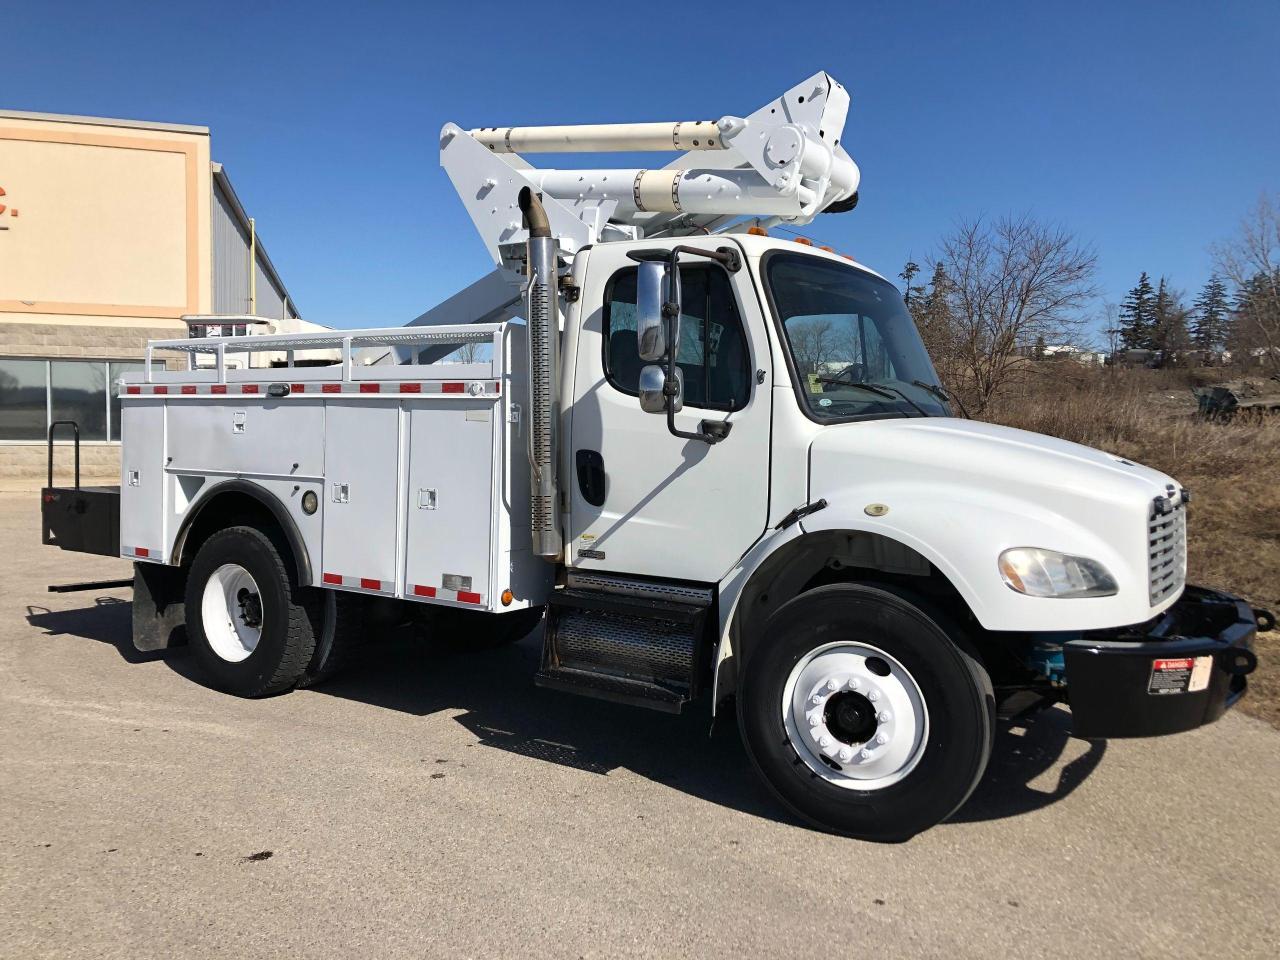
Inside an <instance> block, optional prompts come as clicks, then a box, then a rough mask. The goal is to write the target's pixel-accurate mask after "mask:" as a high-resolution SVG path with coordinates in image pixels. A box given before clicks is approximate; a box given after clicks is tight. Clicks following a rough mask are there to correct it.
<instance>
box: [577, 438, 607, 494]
mask: <svg viewBox="0 0 1280 960" xmlns="http://www.w3.org/2000/svg"><path fill="white" fill-rule="evenodd" d="M574 460H575V461H576V463H577V466H578V489H579V490H581V491H582V499H583V500H585V501H587V503H589V504H591V505H592V506H593V507H601V506H604V494H605V485H606V480H605V473H604V457H602V456H601V455H600V454H599V452H598V451H595V450H579V451H578V452H577V453H576V454H575V455H574Z"/></svg>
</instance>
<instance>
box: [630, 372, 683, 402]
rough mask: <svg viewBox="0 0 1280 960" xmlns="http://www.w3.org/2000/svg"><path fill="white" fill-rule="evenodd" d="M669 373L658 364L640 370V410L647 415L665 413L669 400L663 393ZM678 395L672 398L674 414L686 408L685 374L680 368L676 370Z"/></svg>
mask: <svg viewBox="0 0 1280 960" xmlns="http://www.w3.org/2000/svg"><path fill="white" fill-rule="evenodd" d="M666 379H667V373H666V371H665V370H663V369H662V367H660V366H658V365H657V364H653V363H651V364H649V365H648V366H647V367H641V368H640V409H641V410H643V411H644V412H645V413H665V412H666V410H667V398H666V396H665V395H664V394H663V392H662V387H663V384H664V383H665V382H666ZM675 382H676V395H675V396H674V397H672V398H671V401H672V403H673V404H674V406H673V407H672V410H673V412H675V413H679V412H680V411H681V410H682V409H683V408H684V373H683V372H682V371H681V370H680V368H679V367H676V369H675Z"/></svg>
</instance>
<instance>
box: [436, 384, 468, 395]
mask: <svg viewBox="0 0 1280 960" xmlns="http://www.w3.org/2000/svg"><path fill="white" fill-rule="evenodd" d="M466 388H467V387H466V384H463V383H442V384H440V392H441V393H462V392H463V391H465V390H466Z"/></svg>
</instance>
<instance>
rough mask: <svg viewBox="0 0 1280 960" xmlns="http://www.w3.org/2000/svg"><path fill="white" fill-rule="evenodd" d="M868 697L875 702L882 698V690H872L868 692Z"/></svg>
mask: <svg viewBox="0 0 1280 960" xmlns="http://www.w3.org/2000/svg"><path fill="white" fill-rule="evenodd" d="M867 699H868V700H870V701H871V702H872V703H874V702H875V701H877V700H879V699H880V691H879V690H872V691H871V692H870V693H868V694H867Z"/></svg>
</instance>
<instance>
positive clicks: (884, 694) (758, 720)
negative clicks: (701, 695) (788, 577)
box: [738, 584, 995, 842]
mask: <svg viewBox="0 0 1280 960" xmlns="http://www.w3.org/2000/svg"><path fill="white" fill-rule="evenodd" d="M738 719H739V726H740V729H741V731H742V736H743V740H744V742H745V744H746V748H747V752H748V754H749V755H750V756H751V759H752V761H753V762H754V764H755V766H756V767H757V769H758V770H759V771H760V773H761V774H762V775H763V777H764V779H765V781H766V782H767V783H768V784H769V786H770V788H771V789H772V790H773V792H774V793H775V794H776V795H777V797H778V798H779V799H780V800H781V801H782V803H783V804H785V805H786V806H787V807H788V808H789V809H790V810H791V811H792V812H794V813H795V814H797V815H798V816H800V817H801V818H803V819H805V820H807V821H808V822H810V823H812V824H814V825H816V826H818V827H821V828H822V829H825V830H829V831H831V832H834V833H839V834H843V835H845V836H850V837H857V838H859V839H863V840H875V841H882V842H893V841H901V840H906V839H909V838H910V837H911V836H913V835H914V834H916V833H919V832H920V831H922V830H925V829H927V828H929V827H931V826H933V825H934V824H936V823H938V822H940V821H942V820H945V819H946V818H947V817H949V816H950V815H951V814H952V813H954V812H955V811H956V810H957V809H959V807H960V806H961V805H962V804H963V803H964V802H965V800H967V799H968V797H969V795H970V794H971V793H972V792H973V789H974V787H976V786H977V784H978V781H979V780H980V779H981V778H982V774H983V772H984V771H985V769H986V765H987V761H988V759H989V758H990V755H991V746H992V741H993V737H994V730H995V698H994V695H993V693H992V689H991V681H990V678H989V677H988V676H987V673H986V671H985V670H984V669H983V667H982V665H981V664H980V663H979V662H978V660H977V659H976V657H975V656H973V655H972V654H971V653H970V652H969V651H968V650H967V649H966V648H965V646H963V640H962V638H961V637H960V635H959V631H958V629H957V628H956V627H955V625H953V624H951V623H949V622H948V621H947V619H946V618H945V617H944V616H943V615H942V614H940V613H938V612H937V611H932V610H927V606H926V605H925V604H923V603H914V602H910V601H909V600H907V599H905V598H903V597H901V596H898V595H897V594H895V593H892V592H889V591H887V590H882V589H878V588H875V587H870V586H864V585H845V584H841V585H834V586H828V587H821V588H818V589H816V590H813V591H810V592H808V593H805V594H802V595H801V596H799V597H797V598H795V599H794V600H791V601H790V602H788V603H787V604H785V605H784V606H782V607H781V608H779V610H778V611H777V612H776V613H775V614H774V615H773V616H772V617H771V618H770V620H769V623H768V624H767V625H766V628H765V632H764V635H763V637H762V638H761V640H760V641H759V642H758V643H757V644H756V646H755V648H754V650H753V651H752V654H751V656H750V658H749V660H748V662H747V664H746V669H745V674H744V676H743V679H742V683H741V686H740V688H739V690H738Z"/></svg>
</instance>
